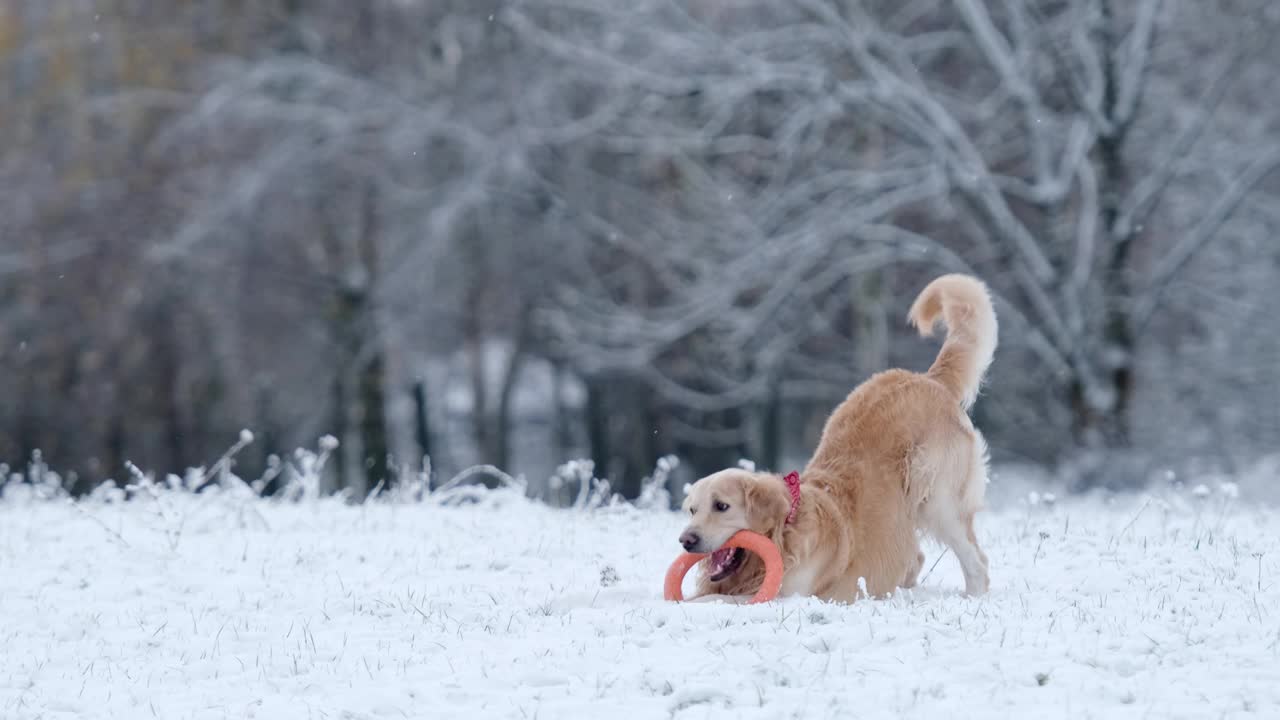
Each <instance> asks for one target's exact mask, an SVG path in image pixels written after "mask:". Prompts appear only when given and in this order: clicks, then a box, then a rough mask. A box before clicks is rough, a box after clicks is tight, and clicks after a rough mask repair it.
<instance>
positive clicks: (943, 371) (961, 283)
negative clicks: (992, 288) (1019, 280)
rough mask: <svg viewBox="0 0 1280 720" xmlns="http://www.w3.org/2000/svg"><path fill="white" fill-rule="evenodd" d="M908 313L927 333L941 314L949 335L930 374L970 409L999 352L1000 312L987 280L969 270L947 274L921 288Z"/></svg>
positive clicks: (923, 332)
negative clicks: (983, 281) (998, 327)
mask: <svg viewBox="0 0 1280 720" xmlns="http://www.w3.org/2000/svg"><path fill="white" fill-rule="evenodd" d="M907 319H908V320H910V321H911V324H912V325H915V326H916V329H917V330H919V331H920V334H921V335H923V336H925V337H928V336H930V335H932V334H933V329H934V326H935V325H936V324H937V322H938V320H943V321H944V322H945V323H946V325H947V339H946V341H944V342H943V343H942V349H941V350H940V351H938V358H937V359H936V360H934V361H933V366H932V367H930V368H929V377H931V378H933V379H935V380H937V381H938V382H940V383H942V384H943V386H945V387H946V388H947V389H948V390H950V391H951V394H952V395H955V396H956V399H957V400H959V401H960V404H961V406H962V407H964V409H965V410H968V409H969V408H970V407H971V406H972V405H973V401H974V400H976V399H977V397H978V386H979V385H981V384H982V377H983V375H985V374H986V372H987V368H988V367H990V365H991V358H992V357H993V356H994V355H995V352H996V336H997V328H996V313H995V310H993V309H992V307H991V295H990V294H989V293H988V292H987V286H986V285H984V284H983V283H982V281H981V280H978V279H977V278H973V277H969V276H968V275H943V276H942V277H940V278H937V279H936V280H934V281H933V282H931V283H929V285H928V286H927V287H925V289H924V290H923V291H921V292H920V296H919V297H917V298H916V301H915V302H914V303H913V304H912V305H911V312H910V313H909V314H908V315H907Z"/></svg>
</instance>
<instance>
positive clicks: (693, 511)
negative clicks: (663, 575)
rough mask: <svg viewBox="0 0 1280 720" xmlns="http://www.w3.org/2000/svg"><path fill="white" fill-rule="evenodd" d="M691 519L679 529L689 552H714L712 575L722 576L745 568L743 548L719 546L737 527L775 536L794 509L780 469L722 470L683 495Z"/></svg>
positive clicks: (715, 580) (697, 483)
mask: <svg viewBox="0 0 1280 720" xmlns="http://www.w3.org/2000/svg"><path fill="white" fill-rule="evenodd" d="M684 509H685V511H686V512H688V513H689V516H690V517H689V525H688V526H687V527H686V528H685V529H684V532H682V533H681V534H680V544H681V545H682V546H683V547H684V549H685V550H686V551H688V552H695V553H711V554H712V555H711V567H710V576H709V578H710V580H712V581H713V582H719V581H721V580H724V579H726V578H728V577H729V576H731V575H733V574H734V573H736V572H737V571H738V570H740V569H741V568H742V563H743V559H744V556H745V554H746V553H745V551H743V550H741V549H739V548H726V549H724V550H721V549H720V546H721V545H724V544H725V543H726V542H727V541H728V540H729V538H731V537H733V535H734V534H735V533H737V532H738V531H739V530H752V531H755V532H758V533H760V534H762V535H767V536H769V537H770V538H773V539H774V541H775V542H776V541H777V537H778V534H779V533H780V531H781V529H782V526H783V524H785V523H786V520H787V513H788V512H789V511H790V509H791V500H790V496H789V495H788V493H787V486H786V483H784V482H783V480H782V478H780V477H778V476H777V475H770V474H768V473H757V472H749V471H747V470H738V469H732V470H721V471H720V472H718V473H715V474H713V475H708V476H707V477H705V478H702V479H701V480H699V481H698V482H696V483H694V485H693V488H692V489H691V490H690V491H689V495H688V497H686V498H685V500H684Z"/></svg>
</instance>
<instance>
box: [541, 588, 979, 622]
mask: <svg viewBox="0 0 1280 720" xmlns="http://www.w3.org/2000/svg"><path fill="white" fill-rule="evenodd" d="M965 598H966V596H965V594H964V592H963V591H962V590H961V589H960V588H953V587H948V586H945V585H933V586H918V587H915V588H912V589H910V590H898V591H897V592H895V593H894V594H893V595H891V596H889V597H888V598H880V599H873V600H859V601H858V602H856V603H847V604H846V603H829V602H825V601H822V600H818V599H816V598H811V597H787V598H779V599H776V600H771V601H769V602H767V603H763V604H762V605H760V606H756V607H775V608H787V607H801V606H809V605H824V606H825V605H831V606H839V607H857V606H859V605H863V604H869V603H876V604H882V605H887V606H890V607H899V608H908V607H913V606H917V605H933V604H936V603H938V602H942V601H955V600H963V599H965ZM970 599H973V600H977V598H970ZM655 606H656V607H689V608H744V607H750V606H748V605H745V604H742V603H731V602H724V601H721V600H713V601H710V602H682V603H675V602H668V601H666V600H664V599H663V598H662V595H660V594H658V593H655V592H654V591H653V590H652V589H650V588H641V587H610V588H600V589H599V590H596V591H593V592H575V593H568V594H566V595H561V596H559V597H556V598H552V599H550V600H548V601H546V602H544V603H539V604H537V605H535V606H534V608H533V610H534V612H535V613H537V612H541V613H543V614H546V615H552V614H555V615H559V614H563V613H566V612H570V611H573V610H630V609H636V608H640V607H648V608H653V607H655Z"/></svg>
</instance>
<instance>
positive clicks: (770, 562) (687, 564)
mask: <svg viewBox="0 0 1280 720" xmlns="http://www.w3.org/2000/svg"><path fill="white" fill-rule="evenodd" d="M722 547H732V548H742V549H743V550H746V551H747V552H750V553H754V554H755V555H756V556H758V557H759V558H760V559H761V560H764V582H762V583H760V589H759V590H758V591H756V594H755V595H754V596H753V597H752V598H751V602H750V603H749V604H750V605H755V604H756V603H762V602H769V601H770V600H772V599H774V598H776V597H778V591H780V590H781V589H782V553H780V552H778V546H777V545H775V544H774V543H773V541H772V540H770V539H769V538H767V537H765V536H764V535H761V534H760V533H758V532H752V531H750V530H739V531H738V532H736V533H734V535H733V537H731V538H729V541H728V542H726V543H725V544H724V545H723V546H722ZM709 554H710V553H684V554H683V555H681V556H680V557H677V558H676V560H675V562H673V563H671V567H670V568H668V569H667V579H666V582H665V583H664V584H663V588H662V595H663V597H665V598H666V599H667V600H675V601H676V602H679V601H681V600H684V591H683V590H682V589H681V587H680V586H681V585H682V584H683V583H684V576H685V575H688V574H689V571H690V570H692V569H693V566H694V565H697V564H698V562H699V561H701V560H702V558H704V557H706V556H707V555H709Z"/></svg>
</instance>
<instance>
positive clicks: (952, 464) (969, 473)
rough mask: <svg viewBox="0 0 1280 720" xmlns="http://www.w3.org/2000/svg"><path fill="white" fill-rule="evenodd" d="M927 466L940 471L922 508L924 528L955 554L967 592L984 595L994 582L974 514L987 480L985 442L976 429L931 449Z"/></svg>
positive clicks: (980, 503)
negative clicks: (989, 571) (979, 541)
mask: <svg viewBox="0 0 1280 720" xmlns="http://www.w3.org/2000/svg"><path fill="white" fill-rule="evenodd" d="M931 450H933V453H936V454H932V453H931V454H932V455H933V456H932V457H930V458H929V460H930V461H931V462H929V463H928V464H927V465H926V467H928V468H929V469H933V470H936V471H937V472H938V474H937V476H935V477H934V478H933V479H934V483H935V484H934V485H933V492H932V494H931V496H930V497H929V499H928V500H927V501H926V502H925V503H924V506H923V507H922V508H921V515H922V518H921V519H922V520H923V523H922V524H923V525H924V527H925V528H926V529H927V530H928V531H929V532H930V534H932V535H933V536H934V537H936V538H937V539H938V540H940V541H942V543H943V544H945V545H946V546H947V547H949V548H951V551H952V552H953V553H955V555H956V559H957V560H959V561H960V569H961V570H962V571H963V572H964V587H965V592H966V593H967V594H969V595H981V594H983V593H985V592H987V590H988V589H989V587H990V585H991V580H990V576H989V573H988V568H987V556H986V553H984V552H982V548H980V547H978V538H977V534H976V533H974V530H973V516H974V514H976V513H977V512H978V510H979V509H980V508H981V505H982V497H983V495H984V494H985V490H986V482H987V468H986V443H985V442H984V441H983V439H982V436H981V435H979V434H978V433H977V431H974V430H969V431H968V433H966V434H965V435H963V436H961V438H958V439H952V440H950V441H949V442H946V443H944V444H942V445H941V446H935V447H933V448H931Z"/></svg>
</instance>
